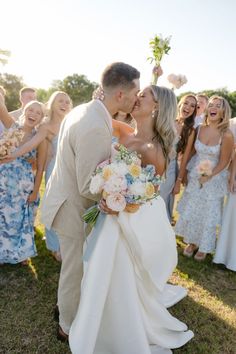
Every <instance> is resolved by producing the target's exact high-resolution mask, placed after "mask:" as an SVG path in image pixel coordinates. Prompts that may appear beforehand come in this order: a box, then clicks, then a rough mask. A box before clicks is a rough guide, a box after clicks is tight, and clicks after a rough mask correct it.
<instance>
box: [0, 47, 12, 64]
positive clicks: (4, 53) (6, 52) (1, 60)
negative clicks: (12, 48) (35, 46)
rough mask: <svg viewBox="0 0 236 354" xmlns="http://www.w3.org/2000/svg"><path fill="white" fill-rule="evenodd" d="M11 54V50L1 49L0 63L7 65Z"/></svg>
mask: <svg viewBox="0 0 236 354" xmlns="http://www.w3.org/2000/svg"><path fill="white" fill-rule="evenodd" d="M10 55H11V52H9V50H3V49H0V63H1V64H2V65H5V64H6V63H7V62H8V59H7V58H8V57H9V56H10Z"/></svg>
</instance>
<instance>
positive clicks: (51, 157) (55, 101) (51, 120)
mask: <svg viewBox="0 0 236 354" xmlns="http://www.w3.org/2000/svg"><path fill="white" fill-rule="evenodd" d="M47 108H48V114H47V116H48V125H49V126H50V132H51V134H50V135H49V136H48V138H47V141H48V160H47V166H46V170H45V184H47V182H48V180H49V177H50V176H51V173H52V170H53V167H54V165H55V160H56V151H57V142H58V134H59V130H60V126H61V123H62V121H63V119H64V118H65V115H66V114H67V113H69V111H70V110H71V108H72V101H71V99H70V97H69V96H68V95H67V93H65V92H63V91H56V92H54V93H53V94H52V95H51V97H50V98H49V101H48V104H47ZM46 245H47V249H48V250H50V251H51V252H52V254H53V256H54V258H55V259H56V260H57V261H58V262H61V254H60V245H59V241H58V237H57V234H56V232H55V231H54V230H52V229H51V230H48V229H47V228H46Z"/></svg>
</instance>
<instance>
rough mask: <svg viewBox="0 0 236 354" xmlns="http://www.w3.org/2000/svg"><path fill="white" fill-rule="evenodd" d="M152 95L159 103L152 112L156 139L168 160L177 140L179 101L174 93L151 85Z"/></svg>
mask: <svg viewBox="0 0 236 354" xmlns="http://www.w3.org/2000/svg"><path fill="white" fill-rule="evenodd" d="M150 88H151V93H152V95H153V98H154V101H155V102H156V103H157V109H156V110H155V111H153V112H152V117H153V122H154V127H153V129H154V132H155V133H156V135H155V137H154V138H155V139H156V140H157V141H158V142H159V144H160V145H161V147H162V150H163V154H164V156H165V158H166V160H167V161H168V160H169V154H170V152H171V151H172V149H173V145H174V143H175V140H176V129H175V124H174V122H175V119H176V116H177V100H176V96H175V94H174V92H173V91H172V90H170V89H168V88H166V87H161V86H155V85H151V86H150Z"/></svg>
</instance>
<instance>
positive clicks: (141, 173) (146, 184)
mask: <svg viewBox="0 0 236 354" xmlns="http://www.w3.org/2000/svg"><path fill="white" fill-rule="evenodd" d="M161 182H162V177H160V176H157V175H156V174H155V167H154V166H153V165H147V166H146V167H141V160H140V158H139V156H138V154H137V153H136V152H132V151H129V150H127V149H126V148H125V147H124V146H123V145H118V146H117V152H116V154H115V155H114V157H112V158H111V159H109V160H106V161H104V162H102V163H101V164H99V165H98V166H97V168H96V171H95V173H94V175H93V177H92V179H91V183H90V192H91V193H92V194H98V193H102V196H103V198H104V199H105V200H106V204H107V206H108V207H109V208H110V209H112V210H114V211H117V212H120V211H124V210H125V209H126V208H127V207H129V206H130V205H140V204H144V203H146V202H147V201H149V200H152V199H154V198H156V197H157V196H158V195H159V193H158V187H159V186H160V184H161ZM99 212H100V210H99V209H98V206H97V205H95V206H93V207H92V208H90V209H88V210H87V211H86V212H85V214H84V215H83V219H84V221H85V222H86V223H88V224H90V225H91V226H94V224H95V222H96V219H97V217H98V214H99Z"/></svg>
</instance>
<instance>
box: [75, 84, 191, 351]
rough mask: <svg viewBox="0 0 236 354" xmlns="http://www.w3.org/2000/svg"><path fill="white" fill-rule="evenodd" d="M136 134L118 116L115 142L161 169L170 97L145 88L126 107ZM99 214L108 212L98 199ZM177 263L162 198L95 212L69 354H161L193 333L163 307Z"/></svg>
mask: <svg viewBox="0 0 236 354" xmlns="http://www.w3.org/2000/svg"><path fill="white" fill-rule="evenodd" d="M132 115H133V116H134V118H135V119H136V121H137V129H138V130H137V132H133V131H132V129H130V128H127V127H126V125H125V124H124V123H123V124H122V123H120V122H117V121H114V124H113V134H114V136H115V137H116V138H117V139H118V140H119V143H121V144H123V145H124V146H126V147H127V148H128V149H130V150H133V151H137V153H139V154H140V155H141V158H142V165H143V166H145V165H147V164H152V165H154V166H155V168H156V172H157V174H160V175H162V174H163V173H164V171H165V170H166V164H167V157H168V155H169V152H170V150H171V148H172V146H173V141H174V138H175V132H174V128H173V127H174V119H175V117H176V98H175V95H174V93H173V92H172V91H171V90H169V89H167V88H164V87H157V86H149V87H147V88H146V89H144V90H143V91H142V92H141V93H140V94H139V98H138V101H137V104H136V106H135V108H134V111H133V113H132ZM100 205H101V208H102V210H103V211H104V212H108V213H110V212H111V211H110V210H109V209H108V208H107V206H106V205H105V203H104V201H103V202H102V203H100ZM176 264H177V250H176V242H175V235H174V232H173V230H172V228H171V226H170V223H169V221H168V217H167V214H166V208H165V203H164V201H163V200H162V198H161V197H157V198H156V199H155V200H153V201H152V202H148V203H146V204H144V205H142V206H141V207H140V208H139V209H138V210H137V211H136V212H135V213H129V212H120V213H119V214H118V215H112V214H111V213H110V215H108V214H105V213H100V216H99V218H98V220H97V223H96V225H95V227H94V229H93V231H92V232H91V234H90V235H89V237H88V239H87V242H86V244H85V252H84V276H83V281H82V286H81V300H80V305H79V308H78V311H77V314H76V317H75V319H74V321H73V323H72V326H71V329H70V333H69V344H70V348H71V351H72V353H73V354H81V353H83V354H93V353H94V354H150V353H157V354H164V353H165V354H166V353H171V350H170V348H178V347H181V346H182V345H184V344H185V343H186V342H188V341H189V340H190V339H191V338H192V337H193V333H192V332H191V331H189V330H187V326H186V325H185V324H184V323H182V322H180V321H179V320H178V319H176V318H174V317H172V316H171V315H170V314H169V312H168V310H167V309H166V307H169V306H171V305H173V304H174V303H176V302H178V301H179V300H180V299H181V298H183V297H184V296H185V295H186V292H185V290H184V289H183V288H181V287H175V286H173V285H167V284H166V282H167V280H168V278H169V277H170V275H171V274H172V272H173V270H174V268H175V266H176Z"/></svg>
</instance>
